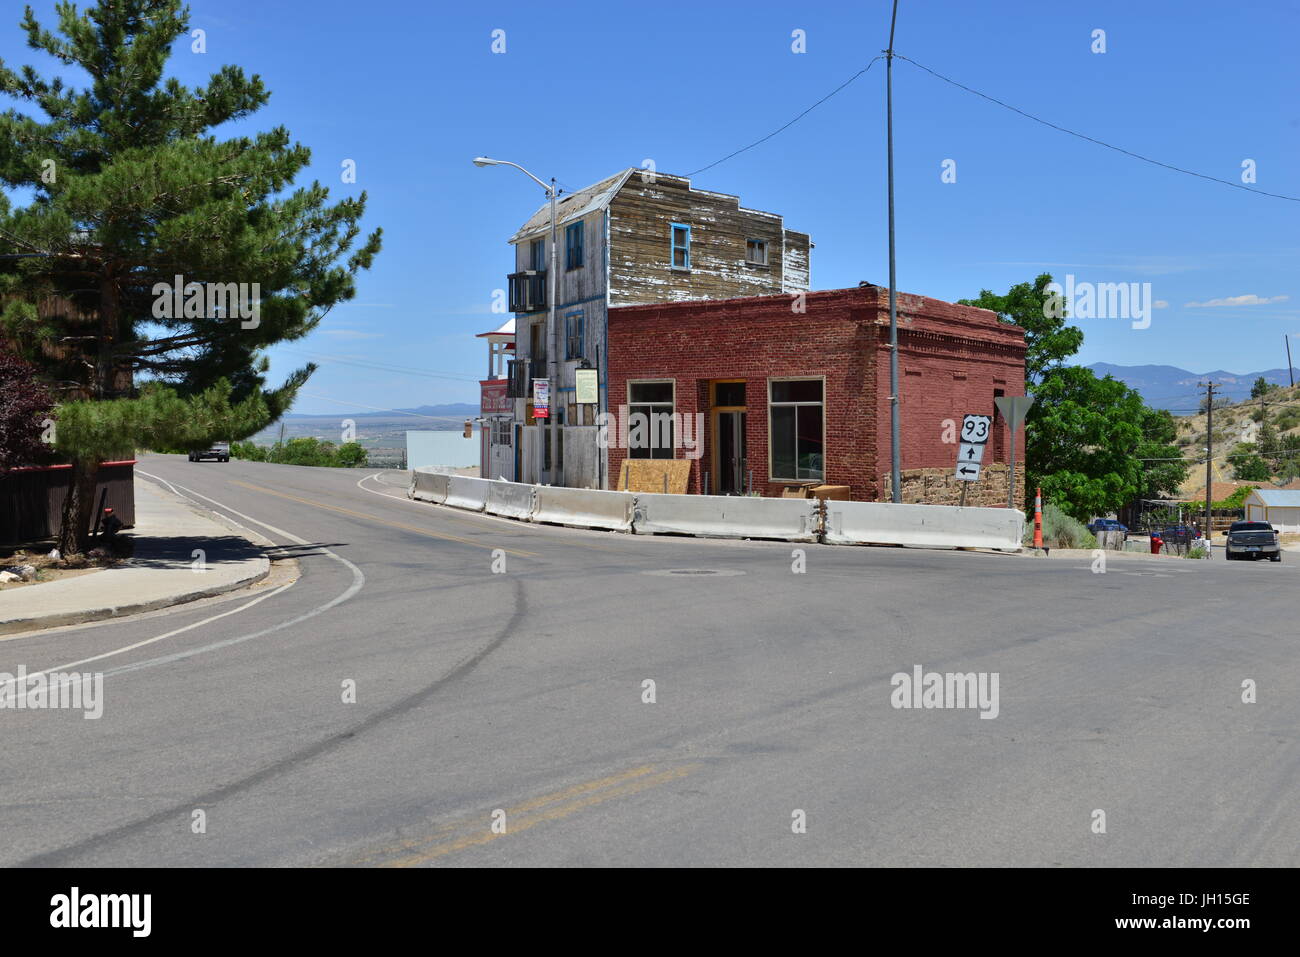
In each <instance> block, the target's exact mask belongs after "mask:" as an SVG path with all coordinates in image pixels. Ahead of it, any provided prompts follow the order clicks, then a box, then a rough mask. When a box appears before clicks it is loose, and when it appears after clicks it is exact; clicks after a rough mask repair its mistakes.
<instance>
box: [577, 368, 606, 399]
mask: <svg viewBox="0 0 1300 957" xmlns="http://www.w3.org/2000/svg"><path fill="white" fill-rule="evenodd" d="M573 386H574V392H575V393H576V394H577V398H576V399H575V400H574V401H576V402H577V403H578V405H595V404H596V403H597V402H599V401H600V397H599V395H600V380H599V373H598V372H597V371H596V370H595V369H575V370H574V373H573Z"/></svg>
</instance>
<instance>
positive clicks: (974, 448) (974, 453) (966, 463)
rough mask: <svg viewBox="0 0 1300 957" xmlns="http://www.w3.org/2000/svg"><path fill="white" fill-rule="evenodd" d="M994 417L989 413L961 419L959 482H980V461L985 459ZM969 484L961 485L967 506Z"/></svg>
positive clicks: (957, 474)
mask: <svg viewBox="0 0 1300 957" xmlns="http://www.w3.org/2000/svg"><path fill="white" fill-rule="evenodd" d="M992 428H993V419H992V418H991V417H990V416H987V415H967V416H964V417H963V418H962V420H961V442H960V443H959V444H958V445H957V470H956V472H955V473H954V474H955V475H956V477H957V480H958V481H959V482H963V483H965V482H978V481H979V477H980V462H981V461H983V459H984V446H985V444H986V443H987V442H988V440H989V432H990V431H991V430H992ZM967 487H968V486H967V485H964V484H963V485H962V487H961V504H960V505H959V506H958V507H959V508H964V507H965V506H966V489H967Z"/></svg>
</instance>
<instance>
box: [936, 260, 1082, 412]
mask: <svg viewBox="0 0 1300 957" xmlns="http://www.w3.org/2000/svg"><path fill="white" fill-rule="evenodd" d="M1051 281H1052V276H1051V273H1043V274H1041V275H1040V276H1038V278H1037V279H1035V280H1034V281H1033V283H1027V282H1022V283H1017V284H1016V285H1014V286H1012V287H1011V288H1010V289H1008V290H1007V291H1006V293H1004V294H1002V295H999V294H997V293H993V292H990V291H989V290H987V289H981V290H980V294H979V295H978V296H977V297H976V298H974V299H959V300H957V301H958V302H959V303H961V304H962V305H964V306H978V307H980V308H981V309H990V310H992V311H993V312H996V313H997V314H998V319H1000V320H1001V321H1003V322H1009V323H1013V324H1015V325H1017V326H1019V327H1020V328H1021V329H1024V330H1025V379H1026V381H1027V382H1028V383H1029V384H1030V385H1031V391H1032V385H1034V384H1037V383H1038V382H1041V381H1042V379H1043V377H1044V376H1046V375H1048V374H1049V373H1050V372H1051V371H1052V370H1054V369H1057V368H1059V367H1061V366H1062V365H1063V364H1064V362H1065V360H1066V359H1068V358H1069V357H1070V356H1072V355H1074V354H1075V353H1076V352H1078V351H1079V347H1080V346H1082V345H1083V330H1082V329H1080V328H1079V327H1078V326H1071V325H1067V324H1066V321H1065V320H1066V317H1067V314H1068V307H1069V304H1068V303H1064V304H1061V303H1059V302H1054V297H1053V296H1052V294H1051V293H1050V292H1048V290H1047V286H1048V284H1049V283H1050V282H1051ZM1062 305H1063V306H1064V308H1062Z"/></svg>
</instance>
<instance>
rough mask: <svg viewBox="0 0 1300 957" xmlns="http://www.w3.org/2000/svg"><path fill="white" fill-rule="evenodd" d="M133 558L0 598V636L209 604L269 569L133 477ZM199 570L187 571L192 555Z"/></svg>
mask: <svg viewBox="0 0 1300 957" xmlns="http://www.w3.org/2000/svg"><path fill="white" fill-rule="evenodd" d="M135 520H136V526H135V528H134V529H132V530H131V532H129V533H123V534H129V535H131V537H132V538H134V539H135V555H134V556H133V557H132V558H130V559H129V560H127V561H125V562H123V564H122V565H121V566H119V567H116V568H106V569H104V570H103V571H97V572H94V573H92V574H89V575H79V576H77V577H75V578H67V579H63V580H61V581H54V582H49V583H46V584H41V585H32V586H29V587H26V588H15V589H13V590H12V591H4V592H0V635H11V634H15V633H17V632H23V631H32V630H35V629H39V628H52V627H55V626H57V625H71V624H80V623H82V622H88V621H99V620H100V619H103V618H117V617H120V616H122V615H133V614H138V613H139V612H144V611H153V610H154V609H157V608H165V607H167V606H169V605H177V604H180V603H182V602H187V601H194V600H196V599H199V598H209V597H211V596H213V595H220V594H222V593H223V592H228V591H232V590H234V589H236V588H242V587H243V586H245V585H248V584H251V583H252V582H255V581H259V580H261V579H263V578H265V577H266V576H267V574H268V573H269V572H270V568H271V563H270V560H269V559H268V558H267V557H266V555H265V554H264V553H263V552H262V549H261V548H259V547H258V546H256V545H254V544H253V543H252V542H250V541H248V540H247V539H245V538H242V537H240V536H239V535H237V534H235V533H234V532H233V531H231V529H229V528H228V527H227V526H225V525H222V524H221V523H220V522H217V521H216V520H214V519H212V518H208V517H206V516H204V515H201V514H199V513H198V512H196V511H194V510H193V509H192V508H191V507H190V506H189V505H187V504H185V503H184V502H183V501H181V500H180V499H178V498H176V497H175V496H173V495H172V494H171V493H170V492H165V491H163V490H161V489H159V488H158V487H157V486H155V485H153V484H151V483H149V482H146V481H144V480H143V479H141V478H138V477H137V478H136V480H135ZM196 549H197V550H201V551H202V552H203V555H202V560H203V569H202V570H201V571H200V570H196V568H195V561H196V558H195V555H194V552H195V550H196Z"/></svg>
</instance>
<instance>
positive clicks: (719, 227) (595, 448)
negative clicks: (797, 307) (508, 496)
mask: <svg viewBox="0 0 1300 957" xmlns="http://www.w3.org/2000/svg"><path fill="white" fill-rule="evenodd" d="M556 226H557V247H558V250H557V251H558V257H557V262H558V272H559V275H558V277H557V283H556V287H557V293H556V298H557V304H556V321H557V324H558V326H559V329H558V335H557V337H556V338H557V339H558V340H559V342H560V354H559V356H558V357H557V358H558V360H559V361H558V368H559V375H558V381H557V382H554V383H550V386H551V395H550V407H549V413H550V414H551V415H554V416H556V417H557V425H558V430H557V431H558V435H559V441H558V443H557V446H558V447H557V448H555V449H551V448H550V430H549V429H545V428H539V426H538V425H537V424H536V423H537V422H539V421H541V422H544V421H545V420H535V419H534V416H533V411H534V410H533V405H532V395H533V388H532V383H533V380H535V379H546V378H547V377H548V376H547V372H548V367H547V335H546V322H547V315H548V305H549V303H548V301H547V296H548V294H549V284H548V277H547V270H548V268H549V265H550V249H549V242H550V232H551V221H550V204H549V202H548V203H547V204H545V205H543V206H542V207H541V208H540V209H539V210H537V212H536V213H534V214H533V215H532V217H530V218H529V219H528V221H527V222H525V223H524V224H523V226H521V227H520V228H519V230H518V231H517V232H516V233H515V234H514V235H513V236H511V237H510V243H511V245H513V246H514V248H515V269H514V272H513V273H512V274H511V275H510V277H509V300H510V302H509V308H510V311H511V312H513V313H515V327H514V329H513V338H514V353H515V358H514V359H513V360H512V361H510V363H509V369H508V375H507V380H508V384H507V392H508V396H509V398H510V399H511V400H513V402H514V406H515V407H514V425H513V434H506V433H504V432H501V431H498V432H497V433H495V434H494V435H492V436H490V439H489V445H488V448H487V450H486V454H485V456H484V460H483V461H484V464H485V466H487V465H489V463H490V464H491V472H484V474H492V475H493V476H496V475H498V474H504V475H505V476H506V477H507V478H512V479H515V480H518V481H525V482H535V481H542V482H546V483H550V484H555V485H568V486H572V487H579V488H602V487H609V486H610V484H611V482H610V478H609V457H608V454H607V450H604V449H601V448H600V447H599V443H598V442H597V427H596V417H597V416H598V415H599V414H600V413H602V412H607V411H608V410H609V403H610V399H609V396H608V394H607V388H606V382H607V378H608V352H609V348H608V341H609V339H608V317H609V309H610V307H612V306H635V305H648V304H654V303H662V302H677V301H682V300H704V299H734V298H737V297H744V296H765V295H775V294H781V293H798V292H803V291H806V290H807V289H808V288H809V251H810V249H811V248H812V243H811V242H810V241H809V238H808V235H807V234H806V233H800V232H795V231H793V230H789V229H786V228H785V225H784V223H783V221H782V218H781V217H780V216H779V215H777V214H775V213H767V212H762V211H759V210H754V209H746V208H745V207H743V206H741V205H740V201H739V199H738V197H736V196H731V195H728V194H726V193H715V192H710V191H707V190H700V189H695V188H693V187H692V186H691V184H690V180H688V179H686V178H684V177H681V176H670V175H667V174H664V173H657V172H652V171H649V170H639V169H625V170H623V171H622V172H620V173H617V174H615V175H614V176H610V177H608V178H606V179H603V180H601V181H600V182H598V183H595V184H593V185H592V186H589V187H587V188H586V189H582V190H578V191H577V192H575V193H572V194H570V195H568V196H563V197H561V198H560V200H559V203H558V207H557V224H556ZM580 368H586V369H592V368H594V369H595V370H597V374H598V388H597V394H596V402H594V403H584V404H581V405H580V404H579V403H578V402H577V401H576V400H577V398H578V395H577V394H576V392H575V383H576V371H577V370H578V369H580ZM617 404H618V403H615V405H617ZM506 442H509V443H510V450H509V452H506V451H505V450H504V449H501V448H498V447H497V445H495V444H493V443H498V444H504V443H506ZM537 442H542V444H543V448H542V455H541V457H540V458H541V473H540V475H539V474H538V459H539V456H538V454H537V446H536V443H537ZM507 461H509V462H510V463H512V469H511V471H510V472H509V473H506V472H504V471H503V470H502V469H501V468H500V467H499V466H500V465H501V464H503V463H505V462H507Z"/></svg>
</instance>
